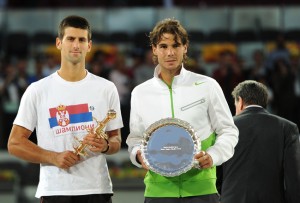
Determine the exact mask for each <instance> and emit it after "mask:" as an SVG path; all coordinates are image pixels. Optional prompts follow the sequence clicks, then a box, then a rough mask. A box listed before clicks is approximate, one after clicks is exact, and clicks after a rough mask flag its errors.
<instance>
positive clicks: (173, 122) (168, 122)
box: [141, 118, 200, 177]
mask: <svg viewBox="0 0 300 203" xmlns="http://www.w3.org/2000/svg"><path fill="white" fill-rule="evenodd" d="M164 126H177V127H180V128H182V129H184V130H185V131H186V132H187V133H188V134H189V135H190V136H191V139H192V142H193V144H194V149H193V156H194V155H195V154H197V153H198V152H199V151H200V143H199V141H198V139H197V137H196V135H195V130H194V128H193V127H192V126H191V125H190V124H189V123H188V122H186V121H184V120H181V119H178V118H164V119H161V120H158V121H156V122H155V123H153V124H151V125H150V126H149V127H148V128H147V129H146V131H145V132H144V140H143V143H142V147H141V155H142V158H143V160H144V162H145V164H146V166H147V167H148V168H149V169H150V170H151V171H153V172H155V173H158V174H160V175H162V176H167V177H174V176H178V175H181V174H183V173H185V172H187V171H189V170H190V169H191V168H192V167H194V165H195V164H194V161H192V162H191V163H190V164H189V165H187V166H186V167H185V168H183V169H182V170H178V171H176V172H172V173H170V172H164V171H160V170H157V168H155V167H153V166H152V165H151V164H150V163H149V161H148V159H147V157H146V153H147V152H146V151H147V145H148V142H149V140H150V138H151V135H152V134H153V133H154V132H155V131H156V130H158V129H159V128H161V127H164Z"/></svg>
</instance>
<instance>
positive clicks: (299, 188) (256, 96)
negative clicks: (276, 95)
mask: <svg viewBox="0 0 300 203" xmlns="http://www.w3.org/2000/svg"><path fill="white" fill-rule="evenodd" d="M232 95H233V97H234V100H235V106H236V116H235V117H234V121H235V124H236V126H237V127H238V129H239V142H238V144H237V146H236V148H235V153H234V155H233V157H232V158H231V159H230V160H228V161H227V162H225V163H224V164H223V166H222V167H223V181H222V191H221V203H299V202H300V142H299V130H298V127H297V125H296V124H294V123H292V122H291V121H288V120H286V119H284V118H281V117H278V116H275V115H272V114H271V113H269V112H268V111H267V110H265V108H266V107H267V101H268V90H267V88H266V87H265V86H264V85H263V84H262V83H259V82H256V81H252V80H248V81H244V82H242V83H240V84H238V85H237V86H236V87H235V89H234V90H233V92H232Z"/></svg>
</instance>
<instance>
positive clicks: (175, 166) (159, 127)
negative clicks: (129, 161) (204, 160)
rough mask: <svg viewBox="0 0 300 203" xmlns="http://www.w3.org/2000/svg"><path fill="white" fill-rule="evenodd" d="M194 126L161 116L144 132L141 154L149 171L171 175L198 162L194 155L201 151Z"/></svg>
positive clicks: (184, 170) (177, 173)
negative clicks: (161, 117)
mask: <svg viewBox="0 0 300 203" xmlns="http://www.w3.org/2000/svg"><path fill="white" fill-rule="evenodd" d="M200 147H201V146H200V143H199V142H198V141H197V139H196V136H195V131H194V129H193V127H192V126H191V125H190V124H189V123H188V122H186V121H183V120H180V119H177V118H165V119H161V120H159V121H157V122H155V123H153V124H152V125H150V126H149V127H148V128H147V130H146V131H145V133H144V141H143V144H142V148H141V155H142V157H143V159H144V161H145V164H146V165H147V166H148V167H149V169H150V170H151V171H154V172H156V173H158V174H160V175H162V176H167V177H173V176H178V175H180V174H182V173H185V172H187V171H188V170H190V169H191V168H192V167H193V166H194V165H196V164H198V162H197V161H195V159H194V156H195V154H196V153H198V152H199V151H200Z"/></svg>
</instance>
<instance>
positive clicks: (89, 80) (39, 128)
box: [14, 72, 123, 197]
mask: <svg viewBox="0 0 300 203" xmlns="http://www.w3.org/2000/svg"><path fill="white" fill-rule="evenodd" d="M110 109H114V110H115V111H116V112H117V116H116V118H115V119H113V120H111V121H109V122H108V124H107V125H106V129H104V130H105V131H110V130H115V129H119V128H121V127H123V122H122V116H121V111H120V101H119V96H118V93H117V89H116V87H115V85H114V84H113V83H112V82H110V81H108V80H106V79H104V78H101V77H98V76H95V75H93V74H91V73H87V76H86V77H85V78H84V79H83V80H81V81H78V82H67V81H65V80H63V79H62V78H61V77H60V76H59V75H58V74H57V72H55V73H53V74H51V75H50V76H48V77H46V78H44V79H42V80H40V81H38V82H35V83H32V84H31V85H30V86H29V87H28V89H27V90H26V92H25V93H24V95H23V97H22V100H21V104H20V107H19V111H18V115H17V117H16V119H15V121H14V124H16V125H19V126H23V127H25V128H27V129H29V130H31V131H33V130H34V129H36V133H37V140H38V145H39V146H40V147H42V148H44V149H47V150H51V151H56V152H63V151H65V150H73V143H74V138H75V137H77V138H78V139H82V138H83V137H84V136H85V135H86V134H87V130H86V127H92V126H93V125H94V127H95V126H96V125H97V124H96V122H95V121H93V117H95V118H97V120H99V121H101V120H103V119H104V118H105V117H106V115H107V112H108V110H110ZM102 193H112V183H111V179H110V176H109V173H108V168H107V163H106V159H105V156H104V155H103V154H101V153H90V154H89V156H87V157H81V161H80V162H79V163H78V164H76V165H74V166H72V167H71V168H69V169H68V170H64V169H60V168H58V167H56V166H54V165H46V164H41V169H40V182H39V185H38V189H37V192H36V197H41V196H51V195H86V194H102Z"/></svg>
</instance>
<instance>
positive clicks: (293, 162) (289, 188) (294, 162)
mask: <svg viewBox="0 0 300 203" xmlns="http://www.w3.org/2000/svg"><path fill="white" fill-rule="evenodd" d="M284 130H285V131H286V132H285V133H284V134H285V135H286V136H285V141H284V143H285V150H284V180H285V187H286V191H285V192H286V194H285V197H286V200H287V202H288V203H299V201H300V140H299V139H300V138H299V130H298V128H297V126H296V125H295V124H292V125H288V126H286V127H285V128H284Z"/></svg>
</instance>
